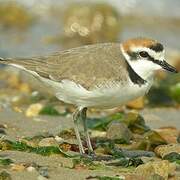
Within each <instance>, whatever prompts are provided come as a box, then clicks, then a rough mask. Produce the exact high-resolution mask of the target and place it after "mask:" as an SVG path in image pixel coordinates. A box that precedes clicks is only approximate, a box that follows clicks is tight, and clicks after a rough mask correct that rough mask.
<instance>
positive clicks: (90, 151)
mask: <svg viewBox="0 0 180 180" xmlns="http://www.w3.org/2000/svg"><path fill="white" fill-rule="evenodd" d="M86 111H87V108H83V109H81V118H82V121H83V127H84V133H85V138H86V143H87V146H88V153H89V154H94V152H93V148H92V145H91V140H90V137H89V133H88V128H87V122H86Z"/></svg>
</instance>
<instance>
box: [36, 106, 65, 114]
mask: <svg viewBox="0 0 180 180" xmlns="http://www.w3.org/2000/svg"><path fill="white" fill-rule="evenodd" d="M39 114H40V115H49V116H66V115H67V111H66V112H64V113H60V112H58V111H57V110H56V109H55V108H54V107H53V106H52V105H46V106H44V107H43V108H42V109H41V111H40V112H39Z"/></svg>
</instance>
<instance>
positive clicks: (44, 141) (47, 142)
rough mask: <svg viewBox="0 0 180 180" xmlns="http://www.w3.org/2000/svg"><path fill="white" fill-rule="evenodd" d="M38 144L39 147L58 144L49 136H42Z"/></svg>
mask: <svg viewBox="0 0 180 180" xmlns="http://www.w3.org/2000/svg"><path fill="white" fill-rule="evenodd" d="M38 145H39V146H41V147H44V146H45V147H46V146H58V143H57V141H56V140H55V139H54V138H53V137H50V138H44V139H42V140H41V141H40V142H39V144H38Z"/></svg>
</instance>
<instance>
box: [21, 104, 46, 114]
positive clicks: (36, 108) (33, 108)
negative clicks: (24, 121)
mask: <svg viewBox="0 0 180 180" xmlns="http://www.w3.org/2000/svg"><path fill="white" fill-rule="evenodd" d="M42 108H43V105H42V104H40V103H35V104H31V105H30V106H29V107H28V109H27V110H26V112H25V114H26V116H27V117H35V116H38V115H39V112H40V111H41V109H42Z"/></svg>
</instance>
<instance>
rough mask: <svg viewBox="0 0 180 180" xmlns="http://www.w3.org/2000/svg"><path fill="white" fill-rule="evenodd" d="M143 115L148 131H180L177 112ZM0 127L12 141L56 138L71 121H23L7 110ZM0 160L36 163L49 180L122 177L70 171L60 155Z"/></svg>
mask: <svg viewBox="0 0 180 180" xmlns="http://www.w3.org/2000/svg"><path fill="white" fill-rule="evenodd" d="M141 114H143V116H144V118H145V120H146V122H147V124H148V125H149V126H150V127H152V128H158V127H162V126H174V127H176V128H178V129H180V122H179V120H180V111H179V110H177V109H169V108H168V109H166V108H158V109H145V110H143V111H142V112H141ZM0 124H6V125H7V127H8V128H7V129H6V133H7V135H6V136H5V138H7V139H12V140H15V139H17V138H19V137H22V136H26V137H27V136H30V137H31V136H34V135H37V134H42V133H43V132H49V133H52V134H57V133H58V132H60V131H61V130H62V129H67V128H70V127H72V121H71V117H48V116H39V117H36V118H27V117H26V116H25V115H24V114H22V113H17V112H14V111H13V110H11V109H3V110H2V111H1V112H0ZM0 155H1V156H5V157H7V158H11V159H12V160H13V161H14V162H26V163H36V164H38V165H40V166H43V167H47V168H48V173H49V174H48V175H49V177H50V178H49V179H53V180H56V179H57V180H61V179H62V180H64V179H68V180H71V179H76V180H81V179H86V177H88V176H89V175H92V176H93V175H97V174H98V175H113V176H114V175H116V174H119V175H120V174H122V173H120V172H117V171H116V170H112V171H105V170H104V171H103V170H93V171H92V170H75V169H71V167H72V160H71V159H69V158H64V157H61V155H51V156H49V157H44V156H41V155H37V154H34V153H26V152H18V151H3V152H0ZM7 172H10V174H11V176H12V178H13V180H22V179H24V180H25V179H27V180H28V179H29V180H34V179H38V180H41V179H42V180H43V177H42V176H41V177H39V174H38V172H37V171H32V172H28V171H12V170H7Z"/></svg>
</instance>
